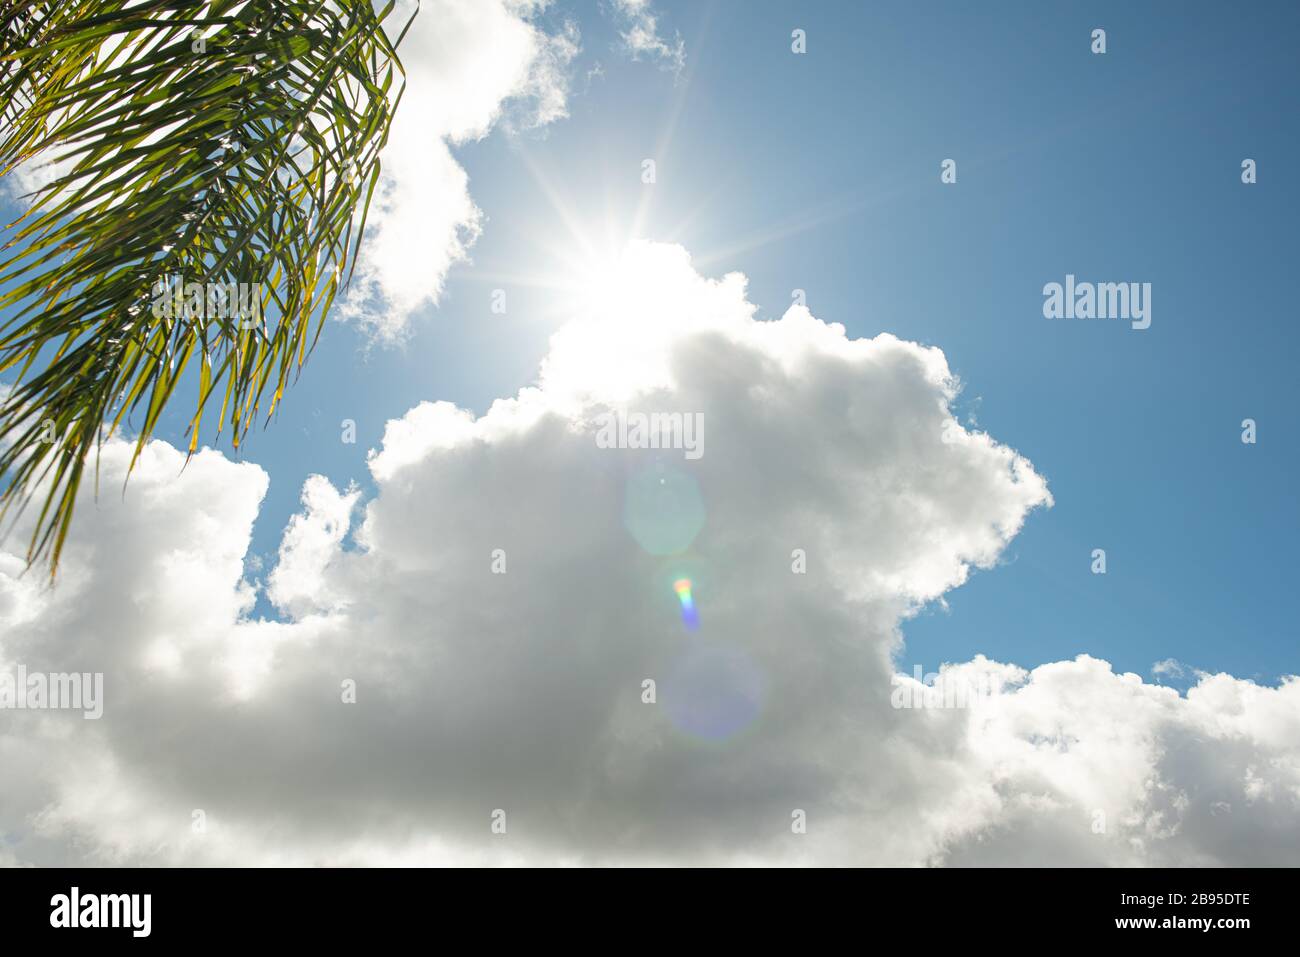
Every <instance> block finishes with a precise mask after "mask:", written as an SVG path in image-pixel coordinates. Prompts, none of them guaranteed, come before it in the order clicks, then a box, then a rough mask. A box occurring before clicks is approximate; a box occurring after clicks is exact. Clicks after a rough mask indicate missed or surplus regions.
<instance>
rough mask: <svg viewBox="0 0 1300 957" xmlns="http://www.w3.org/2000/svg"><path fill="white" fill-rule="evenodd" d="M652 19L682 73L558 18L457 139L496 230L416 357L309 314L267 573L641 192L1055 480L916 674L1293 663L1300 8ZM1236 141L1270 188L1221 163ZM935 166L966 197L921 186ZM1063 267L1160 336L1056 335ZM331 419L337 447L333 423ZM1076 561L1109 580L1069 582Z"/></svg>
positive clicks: (432, 313) (477, 407)
mask: <svg viewBox="0 0 1300 957" xmlns="http://www.w3.org/2000/svg"><path fill="white" fill-rule="evenodd" d="M659 7H660V10H661V19H660V26H661V28H662V29H663V30H664V31H665V32H668V33H671V32H673V31H676V32H678V33H680V35H681V38H682V39H683V41H684V43H685V50H686V68H685V70H684V71H682V73H681V74H680V75H676V74H674V73H673V72H672V71H671V70H665V69H662V68H660V66H659V65H657V64H655V63H652V62H646V61H644V60H642V61H634V60H631V59H629V58H627V57H625V56H620V55H618V54H617V53H616V52H615V51H614V49H613V47H614V45H615V35H614V30H613V27H612V25H611V22H610V21H609V19H608V18H606V17H603V16H602V15H601V12H600V10H599V9H598V6H597V5H596V4H591V3H589V4H581V3H578V4H561V5H559V6H557V7H556V8H554V9H552V10H551V11H550V12H549V13H548V16H549V17H550V18H552V19H553V20H558V19H559V18H561V17H563V16H572V17H574V18H576V20H577V21H578V23H579V25H580V27H581V30H582V37H583V52H582V53H581V55H580V56H579V57H578V58H577V59H576V60H575V61H574V63H573V64H572V65H571V66H572V70H573V82H572V87H571V99H570V101H569V111H570V116H569V117H568V118H566V119H563V120H560V121H557V122H554V123H551V124H548V125H547V126H545V127H543V128H541V129H539V130H531V131H524V132H518V133H513V134H512V133H507V132H505V131H503V130H502V129H500V128H498V129H496V130H494V131H493V132H492V133H491V134H490V135H489V136H487V137H486V138H485V139H483V140H482V141H479V142H474V143H470V144H467V145H464V146H461V147H458V148H456V150H455V154H456V156H457V158H458V160H459V161H460V162H461V163H462V165H463V166H464V167H465V168H466V170H467V171H468V173H469V176H470V190H471V193H472V195H473V198H474V201H475V202H476V203H477V205H478V206H479V207H480V208H481V209H482V210H483V212H484V214H485V223H484V230H483V233H482V235H481V237H480V238H479V240H478V242H477V243H476V245H475V246H474V247H473V248H472V250H471V258H472V262H470V263H462V264H459V265H457V266H456V267H454V268H453V270H452V271H451V274H450V276H449V278H448V282H447V287H446V291H445V294H444V296H443V298H442V300H441V301H440V302H439V304H438V305H437V306H436V307H433V308H427V309H425V310H422V313H421V315H420V316H419V318H418V319H417V320H416V321H415V322H414V323H413V325H412V327H411V328H412V332H411V335H410V338H409V340H408V341H407V342H406V343H405V345H404V346H401V347H385V346H382V345H379V346H368V345H367V342H366V339H365V336H364V335H363V334H362V332H361V331H360V329H359V328H358V327H356V326H355V325H343V324H339V323H335V322H331V323H330V324H329V326H328V327H327V328H326V330H325V334H324V336H323V338H322V340H321V343H320V346H319V347H318V349H317V351H316V354H315V355H314V357H313V359H312V361H311V363H310V364H309V365H308V367H307V369H306V371H305V373H304V375H303V377H302V379H301V380H300V381H299V383H298V384H297V385H296V386H295V387H294V389H293V390H292V391H291V392H290V393H289V394H288V395H287V396H286V401H285V403H284V405H283V406H282V409H281V411H280V413H279V415H278V417H277V419H276V421H275V422H274V424H273V425H272V427H271V428H270V429H268V430H266V431H264V432H261V433H259V434H258V435H257V436H256V437H255V439H254V440H253V441H252V443H251V444H250V445H249V446H248V448H247V449H246V450H245V453H244V455H245V457H246V458H247V459H249V460H252V461H255V462H257V463H259V464H260V465H262V466H263V467H264V468H265V469H266V470H267V471H268V472H269V473H270V475H271V488H270V492H269V493H268V496H267V499H266V502H265V504H264V506H263V510H262V512H261V515H260V517H259V519H258V524H257V527H256V531H255V536H254V542H253V552H254V553H257V554H261V555H263V556H265V557H266V558H267V559H268V560H269V559H270V558H271V557H272V556H273V554H274V552H275V549H276V547H277V546H278V544H279V540H280V535H281V532H282V530H283V527H284V524H285V522H286V520H287V519H288V518H289V517H290V515H292V514H293V513H294V512H295V511H297V509H298V504H297V502H298V496H299V492H300V489H301V486H302V482H303V480H304V479H305V478H306V477H307V476H308V475H310V474H312V473H321V474H324V475H326V476H327V477H329V478H330V479H331V480H332V481H334V482H335V484H337V485H339V486H340V487H342V486H346V485H347V484H348V483H349V482H351V481H357V482H359V483H361V485H362V486H363V488H365V487H368V475H367V472H366V467H365V452H366V450H367V449H369V448H371V447H375V446H377V445H378V443H379V440H380V438H381V436H382V431H383V425H384V422H385V421H386V420H388V419H390V418H395V417H398V416H400V415H402V414H403V413H404V412H406V410H408V409H409V408H411V407H412V406H413V405H415V404H416V403H417V402H419V401H421V400H424V399H446V400H449V401H452V402H454V403H456V404H458V405H461V406H463V407H467V408H470V409H472V410H474V411H475V412H480V413H481V412H483V411H485V410H486V408H487V406H488V405H489V404H490V403H491V401H492V400H493V399H494V398H496V397H499V396H509V395H513V394H514V393H515V392H516V391H517V390H518V389H519V388H520V387H521V386H524V385H526V384H528V383H529V382H531V381H532V380H533V379H534V377H535V375H536V371H537V363H538V361H539V359H540V358H541V357H542V355H543V354H544V352H545V349H546V341H547V337H548V335H549V334H550V333H551V332H552V331H554V329H555V328H556V326H557V325H558V320H557V319H556V318H555V315H554V303H553V302H552V301H550V300H549V299H548V296H550V295H551V294H550V293H548V292H547V291H546V290H545V289H539V288H534V287H529V286H527V285H524V284H522V283H517V282H513V281H512V280H511V279H510V278H508V277H516V276H521V275H527V274H536V273H537V272H538V270H539V268H542V264H544V263H546V262H547V261H548V260H547V255H548V253H547V249H546V242H547V238H548V237H554V236H555V235H556V234H558V233H561V232H563V227H562V225H561V223H560V210H561V209H562V210H564V211H565V213H566V214H567V215H569V216H571V217H573V218H574V219H576V220H577V221H580V222H583V223H587V224H593V228H595V224H606V223H608V224H611V225H612V226H613V228H614V229H615V231H618V230H621V229H625V228H626V227H627V225H628V224H630V223H631V222H632V221H633V220H634V219H635V212H636V209H637V207H638V205H639V204H640V203H642V202H643V201H647V202H648V206H647V215H646V217H645V220H644V225H643V228H642V229H641V232H640V234H641V235H642V236H643V237H645V238H650V239H671V240H674V241H677V242H680V243H681V244H682V245H684V246H685V247H686V248H687V249H688V250H690V251H691V253H692V254H693V256H694V257H695V262H696V265H697V268H699V269H700V271H701V272H703V273H704V274H706V275H709V276H715V277H716V276H721V275H722V274H724V273H726V272H729V271H732V270H738V271H741V272H743V273H745V274H746V275H747V276H748V278H749V283H750V300H751V301H752V302H754V303H756V304H757V305H758V307H759V313H760V315H762V316H767V317H777V316H779V315H781V314H782V313H783V312H784V310H785V309H786V307H787V306H788V305H789V303H790V297H791V290H793V289H795V288H801V289H804V290H805V291H806V294H807V298H808V305H809V307H810V308H811V310H812V311H813V313H814V314H815V315H816V316H817V317H818V318H820V319H823V320H825V321H827V322H838V323H842V324H843V325H844V326H845V327H846V328H847V330H848V332H849V334H850V335H851V336H874V335H876V334H877V333H880V332H891V333H894V334H896V335H898V336H899V337H901V338H905V339H912V340H916V341H919V342H922V343H926V344H932V345H936V346H939V347H940V348H942V349H943V351H944V353H945V354H946V356H947V358H948V361H949V363H950V365H951V367H952V368H953V370H954V371H955V372H957V373H958V374H959V375H960V376H961V378H962V379H963V380H964V382H965V383H966V388H965V392H964V394H963V396H962V399H961V400H960V402H959V405H958V408H959V409H960V410H961V416H962V418H963V420H964V421H970V417H971V416H973V417H974V419H973V421H974V422H976V423H978V427H979V428H981V429H986V430H988V431H989V432H990V434H991V435H992V436H993V437H994V438H995V439H997V440H998V441H999V442H1001V443H1004V444H1007V445H1009V446H1011V447H1013V448H1015V449H1016V450H1018V451H1019V452H1021V453H1022V454H1024V455H1026V456H1027V457H1028V458H1030V459H1031V460H1032V461H1033V463H1034V465H1035V467H1036V468H1037V469H1038V470H1039V471H1040V472H1041V473H1042V474H1044V475H1045V476H1046V477H1047V479H1048V481H1049V484H1050V487H1051V490H1052V493H1053V495H1054V496H1055V500H1056V504H1055V507H1054V508H1052V509H1050V510H1046V511H1042V510H1040V511H1038V512H1035V513H1034V514H1033V515H1031V517H1030V518H1029V520H1028V522H1027V524H1026V526H1025V528H1024V530H1023V532H1022V533H1021V534H1020V535H1019V536H1018V537H1017V538H1016V539H1015V540H1014V541H1013V543H1012V545H1011V547H1010V549H1009V550H1008V552H1007V555H1006V556H1005V560H1004V563H1003V564H1002V565H1001V567H998V568H997V569H995V570H991V571H986V572H980V573H977V574H976V575H974V576H973V578H972V579H971V581H970V582H968V583H967V584H966V585H965V586H963V587H961V588H959V589H957V590H955V591H954V592H952V593H950V594H949V595H948V604H949V606H950V607H949V610H946V611H945V610H942V609H933V610H930V611H927V612H925V613H923V614H922V615H921V616H919V617H918V618H916V619H913V620H911V621H909V622H907V623H905V625H904V634H905V636H906V638H907V641H908V647H907V649H906V651H905V652H904V653H903V655H902V657H901V659H900V660H901V662H902V664H903V665H905V666H906V670H909V671H910V667H911V665H912V664H914V663H920V664H922V665H923V666H925V668H926V669H927V670H929V669H933V668H934V667H936V666H937V665H938V664H939V663H940V662H942V661H962V660H966V659H968V658H969V657H971V656H972V655H973V654H976V653H984V654H986V655H989V656H990V657H993V658H995V659H998V660H1004V661H1013V662H1016V663H1018V664H1021V665H1024V666H1033V665H1036V664H1039V663H1041V662H1046V661H1055V660H1060V659H1065V658H1069V657H1072V656H1073V655H1075V654H1078V653H1080V652H1088V653H1091V654H1094V655H1097V656H1099V657H1102V658H1105V659H1107V660H1109V661H1111V662H1112V663H1113V664H1114V665H1115V666H1116V668H1117V669H1120V670H1133V671H1138V672H1140V673H1142V674H1144V675H1146V674H1148V673H1149V669H1150V666H1151V664H1152V663H1153V662H1155V661H1157V660H1160V659H1164V658H1169V657H1173V658H1177V659H1179V660H1181V661H1183V662H1186V663H1187V664H1189V665H1191V666H1193V667H1196V668H1201V669H1206V670H1209V671H1219V670H1223V671H1229V672H1232V673H1234V674H1237V675H1240V676H1242V677H1256V678H1257V679H1262V680H1265V681H1269V682H1271V681H1273V680H1275V678H1276V676H1277V675H1279V674H1284V673H1295V672H1297V671H1300V653H1298V652H1297V643H1296V641H1295V638H1296V629H1295V625H1294V615H1293V613H1292V608H1291V603H1290V596H1291V593H1292V590H1291V588H1290V587H1288V586H1289V585H1290V579H1291V576H1292V575H1293V573H1294V569H1295V566H1296V563H1295V560H1294V557H1293V550H1292V543H1293V542H1294V541H1295V540H1296V538H1297V531H1300V514H1298V510H1297V504H1296V495H1295V492H1294V488H1293V482H1292V477H1293V475H1294V473H1295V467H1296V464H1297V463H1296V449H1297V447H1298V446H1297V433H1296V423H1295V416H1294V413H1293V412H1292V408H1293V405H1292V403H1291V402H1289V401H1288V398H1289V396H1288V395H1287V392H1288V391H1289V390H1290V387H1291V383H1292V381H1293V374H1292V369H1291V363H1292V361H1293V357H1294V356H1295V354H1296V345H1297V342H1296V332H1295V327H1294V324H1293V321H1292V317H1291V316H1290V315H1289V310H1290V309H1291V308H1292V304H1293V296H1292V295H1290V286H1291V282H1292V281H1291V279H1290V277H1291V276H1292V275H1293V274H1294V268H1293V267H1292V268H1288V267H1291V263H1290V262H1289V259H1290V257H1291V256H1292V255H1293V252H1294V249H1295V242H1294V231H1295V221H1296V217H1295V210H1296V209H1297V199H1298V196H1297V185H1296V183H1295V180H1294V177H1293V176H1292V175H1291V172H1290V170H1289V166H1288V164H1289V162H1290V158H1291V156H1292V155H1294V153H1295V152H1296V147H1297V142H1296V139H1297V137H1296V132H1295V129H1296V127H1295V123H1294V122H1293V119H1292V118H1293V117H1294V116H1295V115H1296V107H1297V103H1296V99H1297V91H1298V90H1300V85H1297V82H1296V80H1297V69H1298V68H1297V65H1296V59H1295V55H1294V49H1293V47H1292V45H1291V44H1290V42H1289V38H1290V37H1293V36H1294V35H1295V28H1296V26H1297V19H1298V18H1300V11H1297V9H1296V8H1295V7H1293V6H1290V5H1286V4H1261V5H1252V6H1251V7H1250V8H1248V9H1244V10H1237V9H1233V10H1228V9H1225V8H1223V7H1221V6H1218V5H1211V4H1143V5H1141V8H1140V9H1135V8H1134V6H1133V5H1131V4H1120V3H1115V4H1095V3H1091V4H1087V5H1086V6H1085V5H1082V4H1055V3H1054V4H1050V5H1047V4H1038V3H1019V4H998V5H996V7H995V8H991V7H985V8H976V7H975V6H974V5H970V6H966V7H953V6H950V5H933V4H919V3H872V4H870V5H867V4H847V3H846V4H817V5H807V6H804V7H803V8H799V7H794V6H792V5H790V4H787V3H777V2H750V3H744V4H741V3H725V2H717V3H699V2H688V3H672V2H663V3H660V4H659ZM990 10H993V11H994V12H989V11H990ZM796 27H798V28H802V29H804V30H805V31H806V32H807V46H808V52H807V53H806V54H804V55H794V54H793V53H792V52H791V50H790V31H791V30H792V29H794V28H796ZM1095 27H1102V28H1104V29H1105V30H1106V31H1107V45H1108V51H1107V52H1106V54H1104V55H1101V56H1098V55H1094V54H1092V53H1091V52H1090V50H1089V34H1090V32H1091V30H1092V29H1093V28H1095ZM597 62H599V64H600V67H601V72H600V74H599V75H595V76H591V77H588V76H587V73H588V71H590V70H592V68H593V67H594V66H595V65H596V63H597ZM1246 157H1250V158H1253V159H1255V160H1256V161H1257V162H1258V166H1259V182H1258V183H1257V184H1256V185H1251V186H1245V185H1243V184H1242V183H1241V182H1240V163H1241V160H1242V159H1243V158H1246ZM645 158H654V159H655V160H656V163H657V173H658V175H657V182H656V183H655V184H654V185H653V186H645V185H643V184H642V183H641V181H640V171H641V162H642V160H643V159H645ZM946 158H953V159H955V160H956V161H957V170H958V182H957V183H956V184H955V185H942V184H941V183H940V181H939V167H940V162H941V161H942V160H944V159H946ZM543 184H545V186H546V188H543ZM548 192H549V194H550V195H549V196H548ZM647 193H648V194H649V195H647ZM1066 273H1073V274H1075V275H1076V276H1078V277H1079V279H1080V280H1088V279H1091V280H1094V281H1140V282H1150V283H1152V285H1153V322H1152V325H1151V328H1149V329H1147V330H1145V331H1134V330H1130V329H1129V328H1128V326H1127V324H1125V323H1097V324H1090V323H1086V322H1065V321H1062V322H1049V321H1048V320H1046V319H1044V318H1043V316H1042V313H1041V306H1042V293H1041V289H1042V286H1043V285H1044V284H1045V283H1047V282H1051V281H1058V282H1059V281H1062V280H1063V278H1064V276H1065V275H1066ZM502 277H507V278H502ZM495 288H505V289H506V290H507V293H508V296H509V300H508V301H509V308H508V312H507V314H506V315H504V316H502V315H494V314H493V313H492V312H491V311H490V308H489V306H490V294H491V291H492V290H493V289H495ZM185 417H186V416H185V410H184V409H183V408H182V406H181V405H179V404H178V405H177V406H175V407H174V409H173V410H172V412H171V413H170V415H169V418H168V422H169V424H168V426H167V427H166V428H164V429H163V430H161V432H160V435H159V437H161V438H165V439H168V440H171V441H173V442H176V443H177V444H181V432H180V429H179V427H178V426H179V424H180V423H181V422H183V421H184V419H185ZM1246 417H1251V418H1254V419H1256V420H1257V422H1258V428H1259V441H1258V443H1257V444H1256V445H1253V446H1251V445H1244V444H1243V443H1242V442H1241V441H1240V432H1241V428H1240V422H1241V420H1242V419H1243V418H1246ZM348 418H350V419H354V420H355V421H356V422H357V429H358V437H357V443H356V444H355V445H345V444H342V443H341V442H340V441H339V433H340V427H339V423H340V422H341V421H342V420H343V419H348ZM204 439H205V441H211V436H210V435H205V436H204ZM222 447H223V448H228V447H226V446H222ZM429 507H430V508H433V509H436V508H439V507H440V503H437V502H430V503H429ZM1094 548H1104V549H1105V550H1106V552H1107V564H1108V573H1107V574H1106V575H1105V576H1098V575H1093V574H1091V573H1090V568H1089V566H1090V562H1091V558H1090V553H1091V551H1092V549H1094ZM263 610H264V611H265V610H266V606H265V603H263Z"/></svg>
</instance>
